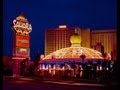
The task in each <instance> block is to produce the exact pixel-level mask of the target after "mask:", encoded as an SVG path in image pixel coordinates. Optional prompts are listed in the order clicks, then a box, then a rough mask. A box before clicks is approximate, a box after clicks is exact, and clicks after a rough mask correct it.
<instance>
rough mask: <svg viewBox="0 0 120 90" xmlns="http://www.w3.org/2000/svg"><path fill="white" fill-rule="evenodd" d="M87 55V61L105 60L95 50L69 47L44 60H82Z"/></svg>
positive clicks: (51, 54)
mask: <svg viewBox="0 0 120 90" xmlns="http://www.w3.org/2000/svg"><path fill="white" fill-rule="evenodd" d="M83 54H84V55H85V56H86V59H103V57H102V54H101V53H100V52H98V51H96V50H94V49H89V48H86V47H68V48H63V49H60V50H57V51H55V52H53V53H50V54H49V55H47V56H46V57H45V58H44V59H52V58H55V59H65V58H80V56H81V55H83Z"/></svg>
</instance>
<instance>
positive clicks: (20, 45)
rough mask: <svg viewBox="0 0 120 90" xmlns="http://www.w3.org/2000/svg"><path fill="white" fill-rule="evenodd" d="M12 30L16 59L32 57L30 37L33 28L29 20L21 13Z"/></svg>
mask: <svg viewBox="0 0 120 90" xmlns="http://www.w3.org/2000/svg"><path fill="white" fill-rule="evenodd" d="M12 29H13V31H14V36H15V37H14V49H13V50H14V51H13V56H14V57H25V58H29V57H30V37H29V34H30V32H31V31H32V26H31V24H30V23H29V22H28V20H27V19H26V18H25V17H24V15H23V13H21V14H20V15H19V16H18V17H16V19H14V20H13V22H12Z"/></svg>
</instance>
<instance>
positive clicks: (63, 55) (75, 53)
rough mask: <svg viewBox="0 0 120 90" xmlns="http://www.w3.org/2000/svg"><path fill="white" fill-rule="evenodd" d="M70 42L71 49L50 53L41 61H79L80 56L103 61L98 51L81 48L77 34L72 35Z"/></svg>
mask: <svg viewBox="0 0 120 90" xmlns="http://www.w3.org/2000/svg"><path fill="white" fill-rule="evenodd" d="M70 42H71V47H67V48H62V49H60V50H57V51H55V52H53V53H50V54H49V55H47V56H46V57H45V58H43V61H44V60H48V59H49V60H50V59H54V60H55V59H63V60H64V59H80V56H81V55H85V56H86V58H85V59H86V60H87V59H90V60H93V59H103V57H102V54H101V53H100V52H99V51H97V50H94V49H90V48H87V47H81V46H80V43H81V38H80V36H79V35H78V34H76V33H75V34H74V35H72V36H71V37H70Z"/></svg>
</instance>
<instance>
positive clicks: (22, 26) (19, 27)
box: [13, 14, 32, 35]
mask: <svg viewBox="0 0 120 90" xmlns="http://www.w3.org/2000/svg"><path fill="white" fill-rule="evenodd" d="M13 30H14V31H15V33H16V34H19V35H29V33H30V32H31V31H32V26H31V24H29V22H28V21H27V19H26V18H25V17H24V16H23V14H20V16H18V17H17V18H16V19H15V20H13Z"/></svg>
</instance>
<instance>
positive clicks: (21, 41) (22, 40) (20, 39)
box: [16, 35, 30, 48]
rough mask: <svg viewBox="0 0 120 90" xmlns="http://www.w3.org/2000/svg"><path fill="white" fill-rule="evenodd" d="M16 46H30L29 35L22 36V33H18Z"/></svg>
mask: <svg viewBox="0 0 120 90" xmlns="http://www.w3.org/2000/svg"><path fill="white" fill-rule="evenodd" d="M16 46H17V47H26V48H27V47H29V46H30V43H29V37H28V36H22V35H16Z"/></svg>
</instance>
